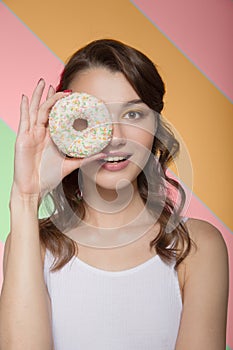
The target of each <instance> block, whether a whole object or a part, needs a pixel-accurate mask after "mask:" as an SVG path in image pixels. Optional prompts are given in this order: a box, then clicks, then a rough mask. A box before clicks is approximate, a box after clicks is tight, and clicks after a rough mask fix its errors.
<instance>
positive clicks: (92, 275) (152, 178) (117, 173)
mask: <svg viewBox="0 0 233 350" xmlns="http://www.w3.org/2000/svg"><path fill="white" fill-rule="evenodd" d="M44 90H45V82H44V80H43V79H42V80H40V81H39V83H38V85H37V87H36V88H35V90H34V93H33V95H32V98H31V100H30V101H29V100H28V98H27V97H26V96H23V97H22V103H21V119H20V125H19V131H18V136H17V140H16V148H15V172H14V181H13V186H12V192H11V200H10V211H11V233H10V235H9V236H8V239H7V242H6V247H5V254H4V283H3V288H2V294H1V300H0V349H2V350H10V349H14V350H18V349H23V350H26V349H30V350H31V349H33V350H37V349H38V350H41V349H43V350H47V349H48V350H51V349H55V350H66V349H67V350H90V349H98V350H100V349H101V350H104V349H106V350H107V349H108V350H109V349H111V350H118V349H121V350H122V349H127V350H129V349H132V350H136V349H140V350H142V349H143V350H144V349H145V350H146V349H147V350H149V349H151V350H152V349H153V350H154V349H158V350H163V349H166V350H172V349H176V350H187V349H189V350H197V349H198V350H202V349H203V350H204V349H205V350H206V349H211V350H224V349H225V346H226V343H225V340H226V339H225V338H226V316H227V300H228V258H227V250H226V245H225V243H224V241H223V238H222V236H221V234H220V232H219V231H218V230H217V229H216V228H215V227H213V226H212V225H211V224H209V223H207V222H204V221H200V220H194V219H187V218H186V219H185V218H182V217H181V211H182V207H183V204H184V193H183V191H182V189H181V187H180V186H179V185H178V184H177V183H176V182H175V181H174V180H172V179H170V178H169V177H168V176H167V174H166V169H167V166H168V163H169V162H170V160H172V159H173V158H174V156H175V155H176V154H177V152H178V150H179V144H178V142H177V141H176V139H175V138H174V136H173V134H172V132H171V131H170V130H169V129H168V127H166V126H165V124H164V122H163V120H162V117H161V115H160V112H161V111H162V109H163V95H164V84H163V81H162V80H161V77H160V75H159V73H158V71H157V69H156V67H155V66H154V64H153V63H152V62H151V61H150V60H149V59H148V58H147V57H146V56H145V55H144V54H142V53H141V52H139V51H137V50H135V49H133V48H131V47H129V46H127V45H125V44H123V43H120V42H118V41H115V40H98V41H94V42H92V43H90V44H88V45H87V46H86V47H84V48H82V49H80V50H78V51H77V52H76V53H75V54H74V55H73V56H72V57H71V59H70V60H69V62H68V64H67V65H66V67H65V69H64V71H63V73H62V76H61V81H60V84H59V86H58V88H57V91H56V92H55V90H54V89H53V87H51V86H50V87H49V89H48V95H47V99H46V101H45V102H43V103H41V98H42V94H43V91H44ZM73 92H84V93H88V94H90V95H93V96H96V97H97V98H99V99H101V100H102V101H103V102H104V103H105V104H106V106H107V108H108V110H109V112H110V114H111V116H112V121H113V134H112V139H111V142H110V143H109V144H108V145H107V147H106V148H105V149H103V151H102V152H100V153H98V154H96V155H94V156H91V157H88V158H86V159H85V160H82V159H80V158H70V157H65V156H64V155H62V154H61V152H59V151H58V150H57V148H56V146H55V145H54V144H53V142H52V141H51V139H50V135H49V129H48V117H49V112H50V110H51V108H52V106H53V105H54V104H55V102H56V101H58V100H59V99H61V98H63V97H65V96H68V95H69V94H71V93H73ZM174 191H175V192H176V193H177V198H179V201H178V199H177V201H176V202H174V200H173V199H172V198H174V197H172V194H174ZM48 196H49V198H50V199H51V198H52V199H53V206H54V208H53V210H52V213H51V215H50V217H49V218H47V219H43V220H38V207H39V204H40V202H41V200H42V198H43V197H48Z"/></svg>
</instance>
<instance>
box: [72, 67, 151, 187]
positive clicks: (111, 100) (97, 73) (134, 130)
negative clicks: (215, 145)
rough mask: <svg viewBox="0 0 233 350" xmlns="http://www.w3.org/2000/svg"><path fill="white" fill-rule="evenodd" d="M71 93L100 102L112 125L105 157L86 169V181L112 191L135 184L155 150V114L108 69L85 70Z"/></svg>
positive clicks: (117, 73)
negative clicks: (128, 184) (108, 113)
mask: <svg viewBox="0 0 233 350" xmlns="http://www.w3.org/2000/svg"><path fill="white" fill-rule="evenodd" d="M69 89H71V90H72V91H73V92H86V93H88V94H90V95H93V96H96V97H97V98H99V99H101V100H102V101H103V102H104V103H105V104H106V105H107V108H108V110H109V112H110V114H111V116H112V121H113V134H112V140H111V142H110V143H109V144H108V146H107V147H106V148H105V149H104V150H103V153H105V154H106V157H105V158H104V159H101V160H98V161H93V162H90V163H89V164H86V165H85V166H83V168H82V170H83V171H82V173H83V174H84V181H85V175H86V176H88V177H89V178H90V179H92V180H93V181H95V183H96V185H97V187H100V188H104V189H111V190H115V189H116V188H120V187H122V186H125V185H124V184H126V183H127V182H128V183H129V182H130V183H134V184H135V183H136V178H137V176H138V174H139V173H140V172H141V171H142V169H143V168H144V166H145V164H146V162H147V160H148V157H149V155H150V151H151V148H152V144H153V139H154V134H155V131H156V125H157V123H156V117H155V114H154V112H153V111H152V110H151V109H150V108H149V107H148V106H147V105H146V104H145V103H143V102H142V101H141V99H140V98H139V96H138V95H137V93H136V92H135V91H134V89H133V88H132V86H131V85H130V84H129V82H128V81H127V80H126V78H125V76H124V75H123V74H122V73H120V72H111V71H110V70H107V69H105V68H93V69H89V70H85V71H83V72H80V73H78V74H77V75H76V76H75V77H74V79H73V80H72V82H71V83H70V85H69ZM120 157H124V158H126V160H122V159H121V158H120ZM93 169H97V170H98V171H97V170H95V171H93ZM122 179H124V180H126V182H125V181H123V182H121V180H122Z"/></svg>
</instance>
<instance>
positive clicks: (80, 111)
mask: <svg viewBox="0 0 233 350" xmlns="http://www.w3.org/2000/svg"><path fill="white" fill-rule="evenodd" d="M76 119H85V120H86V121H87V123H88V125H87V128H85V129H84V130H82V131H79V130H76V129H75V128H74V127H73V124H74V121H75V120H76ZM49 129H50V135H51V138H52V140H53V141H54V143H55V144H56V145H57V147H58V148H59V149H60V150H61V151H62V152H63V153H65V154H67V155H68V156H70V157H77V158H85V157H88V156H90V155H93V154H96V153H99V152H101V151H102V150H103V148H105V147H106V146H107V145H108V144H109V142H110V141H111V138H112V120H111V116H110V114H109V111H108V109H107V107H106V105H105V104H104V103H103V101H101V100H99V99H98V98H96V97H94V96H91V95H89V94H86V93H78V92H75V93H72V94H71V95H69V96H67V97H64V98H62V99H61V100H59V101H57V102H56V103H55V105H54V106H53V108H52V109H51V112H50V115H49Z"/></svg>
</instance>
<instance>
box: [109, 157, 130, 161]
mask: <svg viewBox="0 0 233 350" xmlns="http://www.w3.org/2000/svg"><path fill="white" fill-rule="evenodd" d="M123 159H126V157H106V158H104V161H105V162H118V161H119V160H123Z"/></svg>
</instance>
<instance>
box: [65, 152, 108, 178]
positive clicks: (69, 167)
mask: <svg viewBox="0 0 233 350" xmlns="http://www.w3.org/2000/svg"><path fill="white" fill-rule="evenodd" d="M105 157H106V154H105V153H98V154H95V155H93V156H90V157H87V158H71V159H68V158H66V159H65V161H64V164H63V176H64V177H65V176H66V175H68V174H70V173H71V172H72V171H74V170H75V169H77V168H80V167H81V166H83V165H86V164H88V163H90V162H93V161H96V160H100V159H103V158H105Z"/></svg>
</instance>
